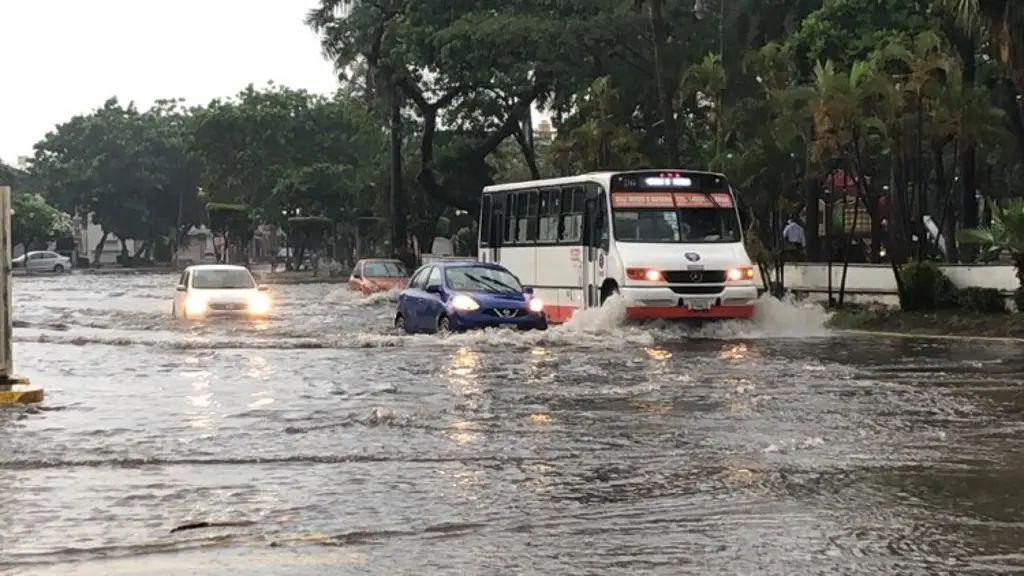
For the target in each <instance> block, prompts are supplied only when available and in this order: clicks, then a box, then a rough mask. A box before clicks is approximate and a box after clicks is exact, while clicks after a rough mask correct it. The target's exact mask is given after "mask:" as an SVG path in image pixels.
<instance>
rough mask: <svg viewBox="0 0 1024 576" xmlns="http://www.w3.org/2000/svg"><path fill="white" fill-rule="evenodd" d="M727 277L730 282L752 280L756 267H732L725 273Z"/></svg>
mask: <svg viewBox="0 0 1024 576" xmlns="http://www.w3.org/2000/svg"><path fill="white" fill-rule="evenodd" d="M725 278H726V280H728V281H729V282H750V281H751V280H753V279H754V267H753V266H740V267H738V268H731V269H730V270H729V271H727V272H726V273H725Z"/></svg>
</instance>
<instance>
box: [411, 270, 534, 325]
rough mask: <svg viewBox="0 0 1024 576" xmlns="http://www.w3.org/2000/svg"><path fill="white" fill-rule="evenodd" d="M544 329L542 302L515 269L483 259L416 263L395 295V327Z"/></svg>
mask: <svg viewBox="0 0 1024 576" xmlns="http://www.w3.org/2000/svg"><path fill="white" fill-rule="evenodd" d="M491 327H508V328H518V329H520V330H530V329H535V330H546V329H547V327H548V319H547V315H546V314H545V313H544V303H543V302H541V301H540V299H538V298H534V297H533V290H532V289H530V288H524V287H523V285H522V283H521V282H520V281H519V279H518V278H516V276H515V275H514V274H512V273H511V272H509V271H508V269H506V268H505V267H503V266H501V265H499V264H493V263H487V262H440V263H436V264H427V265H424V266H422V267H420V268H419V269H418V270H417V271H416V272H415V273H414V274H413V275H412V278H411V279H410V280H409V287H408V288H406V289H405V290H402V291H401V292H400V293H399V294H398V308H397V310H396V311H395V328H397V329H398V330H400V331H404V332H407V333H414V332H428V333H438V334H442V335H443V334H447V333H450V332H461V331H465V330H473V329H478V328H491Z"/></svg>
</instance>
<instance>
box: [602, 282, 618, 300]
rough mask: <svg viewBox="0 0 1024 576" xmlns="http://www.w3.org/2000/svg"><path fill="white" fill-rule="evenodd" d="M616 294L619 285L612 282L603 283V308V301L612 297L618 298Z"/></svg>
mask: <svg viewBox="0 0 1024 576" xmlns="http://www.w3.org/2000/svg"><path fill="white" fill-rule="evenodd" d="M618 294H619V285H618V284H616V283H615V281H614V280H607V281H605V283H604V284H603V285H602V286H601V305H602V306H604V302H605V300H607V299H609V298H611V297H612V296H618Z"/></svg>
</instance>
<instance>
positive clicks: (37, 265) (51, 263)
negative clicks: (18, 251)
mask: <svg viewBox="0 0 1024 576" xmlns="http://www.w3.org/2000/svg"><path fill="white" fill-rule="evenodd" d="M11 266H13V267H14V268H24V269H25V270H27V271H28V272H56V273H57V274H62V273H64V272H68V271H70V270H71V258H68V257H67V256H61V255H60V254H57V253H56V252H51V251H49V250H35V251H33V252H26V253H25V254H22V255H21V256H18V257H17V258H14V259H13V260H11Z"/></svg>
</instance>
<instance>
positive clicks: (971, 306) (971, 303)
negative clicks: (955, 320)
mask: <svg viewBox="0 0 1024 576" xmlns="http://www.w3.org/2000/svg"><path fill="white" fill-rule="evenodd" d="M959 300H960V305H961V306H963V307H964V308H965V309H967V310H970V311H971V312H977V313H979V314H1003V313H1004V312H1006V298H1004V297H1003V294H1002V292H1000V291H999V290H996V289H995V288H965V289H964V290H961V291H960V298H959Z"/></svg>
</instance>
